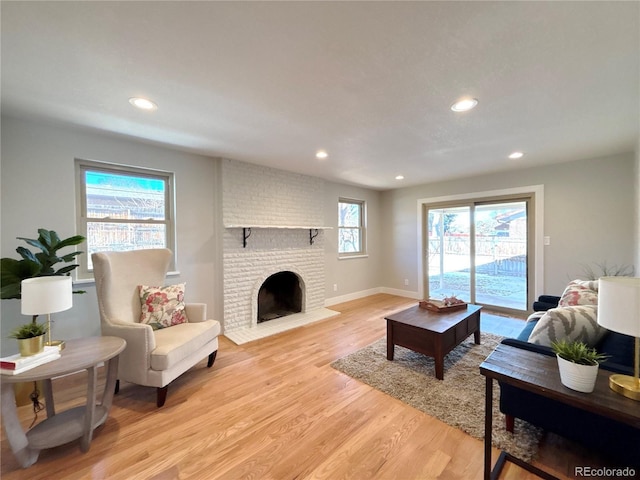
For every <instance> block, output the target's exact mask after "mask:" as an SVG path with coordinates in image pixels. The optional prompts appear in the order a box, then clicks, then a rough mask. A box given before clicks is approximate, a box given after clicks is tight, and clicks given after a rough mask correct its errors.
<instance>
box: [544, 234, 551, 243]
mask: <svg viewBox="0 0 640 480" xmlns="http://www.w3.org/2000/svg"><path fill="white" fill-rule="evenodd" d="M544 244H545V245H551V237H550V236H548V235H546V236H545V237H544Z"/></svg>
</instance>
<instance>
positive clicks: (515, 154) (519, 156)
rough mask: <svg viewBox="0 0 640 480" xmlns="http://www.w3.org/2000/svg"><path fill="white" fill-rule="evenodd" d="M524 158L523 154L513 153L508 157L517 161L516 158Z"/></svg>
mask: <svg viewBox="0 0 640 480" xmlns="http://www.w3.org/2000/svg"><path fill="white" fill-rule="evenodd" d="M522 157H524V153H522V152H513V153H512V154H511V155H509V158H511V159H514V160H515V159H517V158H522Z"/></svg>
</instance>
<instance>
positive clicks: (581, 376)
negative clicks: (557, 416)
mask: <svg viewBox="0 0 640 480" xmlns="http://www.w3.org/2000/svg"><path fill="white" fill-rule="evenodd" d="M551 348H552V349H553V352H554V353H555V354H556V357H557V358H558V369H559V371H560V382H562V384H563V385H564V386H565V387H567V388H570V389H572V390H576V391H578V392H583V393H590V392H593V389H594V388H595V384H596V378H597V377H598V367H599V366H600V362H602V361H604V360H606V359H607V357H608V356H607V355H605V354H602V353H598V351H597V350H596V349H595V348H591V347H589V346H588V345H586V344H585V343H583V342H577V341H572V342H569V341H567V340H561V341H559V342H552V343H551Z"/></svg>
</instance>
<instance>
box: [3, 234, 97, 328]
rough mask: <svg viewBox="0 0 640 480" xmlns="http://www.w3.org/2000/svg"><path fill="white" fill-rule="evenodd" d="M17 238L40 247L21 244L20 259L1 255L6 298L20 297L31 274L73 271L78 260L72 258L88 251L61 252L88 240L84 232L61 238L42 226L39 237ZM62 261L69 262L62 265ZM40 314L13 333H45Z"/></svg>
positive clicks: (4, 295)
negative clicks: (38, 318) (40, 321)
mask: <svg viewBox="0 0 640 480" xmlns="http://www.w3.org/2000/svg"><path fill="white" fill-rule="evenodd" d="M17 238H18V240H22V241H24V242H26V243H27V244H28V245H30V246H31V247H34V248H36V249H37V250H40V251H36V252H32V251H31V250H29V249H28V248H26V247H23V246H20V247H18V248H16V252H18V254H19V255H20V257H21V259H20V260H16V259H15V258H2V259H0V298H1V299H3V300H4V299H11V298H17V299H20V298H21V283H22V281H23V280H26V279H28V278H34V277H46V276H62V275H70V274H71V272H72V271H73V270H74V269H75V268H77V267H78V264H76V263H71V262H73V261H74V260H75V259H76V257H77V256H78V255H80V254H81V253H84V252H81V251H73V252H70V253H66V254H64V255H61V254H60V250H62V249H64V248H68V247H72V246H75V245H79V244H81V243H82V242H84V241H85V237H83V236H82V235H74V236H72V237H69V238H65V239H60V237H59V236H58V234H57V233H56V232H55V231H53V230H46V229H44V228H40V229H38V238H25V237H17ZM59 263H65V264H68V265H64V266H62V267H58V264H59ZM73 293H84V291H82V290H77V291H74V292H73ZM37 317H38V316H37V315H34V316H33V317H32V320H31V323H30V324H26V325H22V326H20V327H18V328H17V329H15V330H14V331H13V332H12V334H11V337H13V338H21V339H24V338H33V337H37V336H38V335H40V334H41V333H39V332H40V330H42V329H39V328H37V325H38V323H37V321H36V319H37ZM45 330H46V329H45ZM14 334H16V335H14Z"/></svg>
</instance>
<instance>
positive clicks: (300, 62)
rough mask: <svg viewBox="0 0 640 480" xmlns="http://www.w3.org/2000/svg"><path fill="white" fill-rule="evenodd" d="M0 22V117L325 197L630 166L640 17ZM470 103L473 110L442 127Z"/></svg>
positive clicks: (136, 15) (566, 7) (397, 15)
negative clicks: (264, 172) (320, 155)
mask: <svg viewBox="0 0 640 480" xmlns="http://www.w3.org/2000/svg"><path fill="white" fill-rule="evenodd" d="M1 9H2V10H1V16H2V70H1V74H2V91H1V93H2V113H3V114H6V115H10V116H17V117H27V118H28V117H34V118H40V119H43V120H46V121H56V122H64V123H66V124H71V125H80V126H85V127H91V128H95V129H99V130H101V131H105V132H113V133H118V134H123V135H128V136H132V137H136V138H140V139H143V140H145V141H150V142H154V143H155V142H158V143H161V144H165V145H169V146H172V147H174V148H178V149H181V150H186V151H190V152H196V153H201V154H205V155H209V156H215V157H218V156H220V157H226V158H233V159H237V160H242V161H247V162H252V163H256V164H261V165H267V166H272V167H275V168H281V169H286V170H290V171H294V172H299V173H304V174H309V175H315V176H319V177H322V178H326V179H328V180H333V181H338V182H346V183H352V184H357V185H363V186H368V187H372V188H376V189H388V188H396V187H400V186H406V185H413V184H418V183H427V182H433V181H440V180H444V179H451V178H456V177H461V176H472V175H475V174H479V173H483V172H493V171H500V170H508V169H514V168H521V167H523V166H534V165H541V164H547V163H554V162H564V161H570V160H575V159H584V158H593V157H598V156H603V155H610V154H615V153H622V152H630V151H633V149H634V146H635V145H637V141H638V136H639V131H640V127H639V118H640V113H639V109H640V95H639V90H640V3H639V2H371V3H370V2H274V3H272V2H179V1H176V2H53V1H48V2H25V1H20V2H8V1H2V4H1ZM466 95H469V96H472V97H476V98H478V99H479V101H480V104H479V105H478V107H477V108H476V109H475V110H473V111H471V112H467V113H463V114H455V113H453V112H452V111H451V110H450V109H449V107H450V105H451V104H452V103H453V102H454V101H455V100H457V99H458V98H460V97H462V96H466ZM132 96H144V97H147V98H150V99H152V100H154V101H155V102H156V103H157V104H158V106H159V108H158V110H157V111H156V112H153V113H151V112H144V111H139V110H135V109H134V108H133V107H131V106H130V105H129V103H128V99H129V97H132ZM318 149H325V150H327V151H328V152H329V158H327V159H326V160H322V161H320V160H317V159H316V158H315V156H314V155H315V152H316V150H318ZM514 150H523V151H525V152H527V155H526V156H525V157H524V158H523V159H521V160H509V159H508V158H507V155H508V154H509V153H510V152H512V151H514ZM397 174H403V175H404V176H405V180H404V181H401V182H399V181H397V180H395V179H394V177H395V176H396V175H397Z"/></svg>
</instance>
